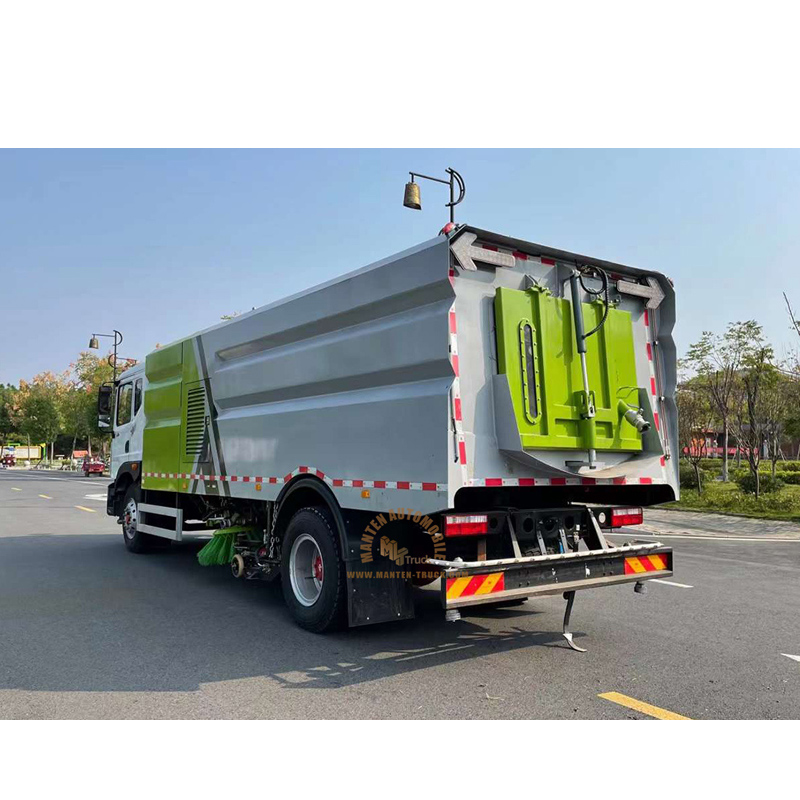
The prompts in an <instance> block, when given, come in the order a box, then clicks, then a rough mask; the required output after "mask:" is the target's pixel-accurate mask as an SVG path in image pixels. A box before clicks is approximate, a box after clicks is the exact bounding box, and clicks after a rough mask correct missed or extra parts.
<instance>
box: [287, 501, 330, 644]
mask: <svg viewBox="0 0 800 800" xmlns="http://www.w3.org/2000/svg"><path fill="white" fill-rule="evenodd" d="M281 583H282V585H283V596H284V598H285V599H286V604H287V605H288V606H289V610H290V611H291V612H292V616H293V617H294V619H295V622H297V624H298V625H300V627H301V628H305V629H306V630H309V631H313V632H314V633H323V632H324V631H328V630H331V629H334V628H337V627H340V626H341V624H342V623H343V622H344V619H345V616H346V598H345V593H346V581H345V575H344V563H343V562H342V558H341V555H340V552H339V537H338V535H337V533H336V527H335V525H334V522H333V520H332V519H331V517H330V514H329V513H328V512H327V511H325V510H323V509H321V508H317V507H308V508H301V509H300V510H299V511H297V512H296V513H295V515H294V516H293V517H292V518H291V520H290V521H289V525H288V527H287V528H286V535H285V536H284V538H283V546H282V550H281Z"/></svg>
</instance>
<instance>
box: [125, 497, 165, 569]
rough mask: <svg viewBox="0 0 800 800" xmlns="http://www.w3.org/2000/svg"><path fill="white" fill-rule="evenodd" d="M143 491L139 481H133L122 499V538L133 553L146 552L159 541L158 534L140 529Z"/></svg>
mask: <svg viewBox="0 0 800 800" xmlns="http://www.w3.org/2000/svg"><path fill="white" fill-rule="evenodd" d="M141 496H142V492H141V489H140V488H139V484H138V483H132V484H131V485H130V486H129V487H128V491H127V492H125V499H124V500H123V501H122V538H123V540H124V542H125V547H127V548H128V550H129V551H130V552H131V553H146V552H147V551H148V550H150V549H152V546H153V544H154V543H155V542H156V541H157V538H158V537H156V536H151V535H150V534H148V533H142V531H140V530H139V503H140V502H141Z"/></svg>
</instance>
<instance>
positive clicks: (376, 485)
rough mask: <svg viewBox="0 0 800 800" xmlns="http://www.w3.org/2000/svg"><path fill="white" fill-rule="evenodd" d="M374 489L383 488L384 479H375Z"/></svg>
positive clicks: (384, 484) (384, 486) (384, 485)
mask: <svg viewBox="0 0 800 800" xmlns="http://www.w3.org/2000/svg"><path fill="white" fill-rule="evenodd" d="M373 485H374V486H375V488H376V489H385V488H386V481H375V482H374V484H373Z"/></svg>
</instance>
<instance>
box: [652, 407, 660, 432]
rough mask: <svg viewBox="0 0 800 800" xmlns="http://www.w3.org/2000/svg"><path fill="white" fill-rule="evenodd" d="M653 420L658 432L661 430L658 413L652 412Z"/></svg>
mask: <svg viewBox="0 0 800 800" xmlns="http://www.w3.org/2000/svg"><path fill="white" fill-rule="evenodd" d="M653 419H654V420H655V422H656V430H657V431H660V430H661V425H659V423H658V412H656V411H654V412H653Z"/></svg>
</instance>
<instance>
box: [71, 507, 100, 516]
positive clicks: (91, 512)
mask: <svg viewBox="0 0 800 800" xmlns="http://www.w3.org/2000/svg"><path fill="white" fill-rule="evenodd" d="M75 508H79V509H80V510H81V511H88V512H89V513H90V514H96V513H97V509H96V508H86V506H75Z"/></svg>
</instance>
